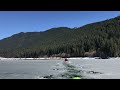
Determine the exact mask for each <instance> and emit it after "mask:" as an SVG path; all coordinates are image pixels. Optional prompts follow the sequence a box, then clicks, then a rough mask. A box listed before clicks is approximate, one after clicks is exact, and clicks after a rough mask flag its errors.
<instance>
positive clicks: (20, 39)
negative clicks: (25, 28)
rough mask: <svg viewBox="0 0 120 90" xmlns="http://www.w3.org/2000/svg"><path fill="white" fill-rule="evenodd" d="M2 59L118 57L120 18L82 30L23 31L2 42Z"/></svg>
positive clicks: (83, 27) (62, 28)
mask: <svg viewBox="0 0 120 90" xmlns="http://www.w3.org/2000/svg"><path fill="white" fill-rule="evenodd" d="M71 23H72V22H71ZM0 56H1V57H44V56H47V57H51V56H56V57H57V56H58V57H84V56H90V57H94V56H99V57H102V58H106V57H117V56H120V16H118V17H115V18H112V19H109V20H105V21H101V22H95V23H91V24H87V25H84V26H82V27H78V28H68V27H58V28H51V29H49V30H46V31H44V32H26V33H24V32H21V33H18V34H15V35H13V36H11V37H8V38H5V39H2V40H0Z"/></svg>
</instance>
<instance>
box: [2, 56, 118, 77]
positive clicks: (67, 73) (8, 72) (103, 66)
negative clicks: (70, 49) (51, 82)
mask: <svg viewBox="0 0 120 90" xmlns="http://www.w3.org/2000/svg"><path fill="white" fill-rule="evenodd" d="M69 61H70V62H69V63H64V61H63V60H19V59H18V60H14V59H13V60H12V59H11V60H7V59H5V60H2V59H1V60H0V79H71V78H73V77H77V76H79V77H81V79H120V58H111V59H93V58H79V59H72V58H71V59H69Z"/></svg>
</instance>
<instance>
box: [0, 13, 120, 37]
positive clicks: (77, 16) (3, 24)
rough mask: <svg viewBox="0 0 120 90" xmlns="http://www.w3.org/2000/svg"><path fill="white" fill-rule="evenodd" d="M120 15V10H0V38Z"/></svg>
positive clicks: (83, 23)
mask: <svg viewBox="0 0 120 90" xmlns="http://www.w3.org/2000/svg"><path fill="white" fill-rule="evenodd" d="M119 15H120V11H0V39H3V38H5V37H8V36H11V35H13V34H16V33H19V32H34V31H38V32H39V31H45V30H47V29H50V28H53V27H71V28H73V27H80V26H83V25H85V24H88V23H93V22H98V21H102V20H106V19H109V18H114V17H116V16H119Z"/></svg>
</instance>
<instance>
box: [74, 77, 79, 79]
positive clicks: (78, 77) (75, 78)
mask: <svg viewBox="0 0 120 90" xmlns="http://www.w3.org/2000/svg"><path fill="white" fill-rule="evenodd" d="M73 79H81V78H80V77H73Z"/></svg>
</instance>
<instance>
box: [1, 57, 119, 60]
mask: <svg viewBox="0 0 120 90" xmlns="http://www.w3.org/2000/svg"><path fill="white" fill-rule="evenodd" d="M64 59H65V58H60V57H52V58H51V57H49V58H2V57H0V60H64ZM67 59H102V58H99V57H71V58H67ZM107 59H120V57H110V58H107Z"/></svg>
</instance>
